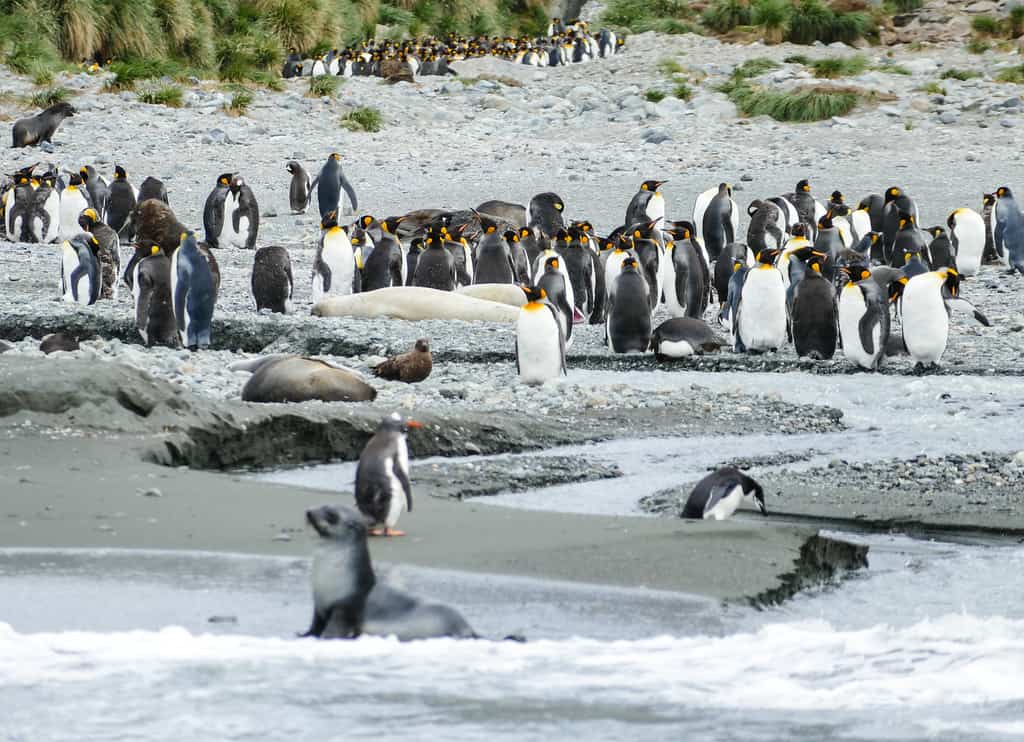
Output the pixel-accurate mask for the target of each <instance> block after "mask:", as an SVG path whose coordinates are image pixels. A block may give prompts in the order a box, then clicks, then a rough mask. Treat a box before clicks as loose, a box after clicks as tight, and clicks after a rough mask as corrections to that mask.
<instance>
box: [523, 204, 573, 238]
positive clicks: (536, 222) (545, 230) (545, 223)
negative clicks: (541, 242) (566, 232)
mask: <svg viewBox="0 0 1024 742" xmlns="http://www.w3.org/2000/svg"><path fill="white" fill-rule="evenodd" d="M564 211H565V202H564V201H562V198H561V196H559V195H558V194H557V193H551V192H547V193H538V194H537V195H536V196H534V197H533V198H531V199H530V207H529V214H530V223H529V225H528V226H530V227H536V228H537V229H538V230H539V231H540V235H541V236H542V237H547V238H548V239H551V238H552V237H554V236H555V235H556V234H558V230H560V229H565V219H564V215H563V212H564Z"/></svg>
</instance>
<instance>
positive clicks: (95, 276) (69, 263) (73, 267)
mask: <svg viewBox="0 0 1024 742" xmlns="http://www.w3.org/2000/svg"><path fill="white" fill-rule="evenodd" d="M93 239H94V238H93V237H92V235H90V234H88V233H85V232H79V233H78V234H76V235H74V236H73V237H71V238H70V239H67V240H64V242H63V243H62V244H61V261H60V283H61V295H62V296H63V298H64V301H66V302H68V303H71V304H82V305H89V304H95V303H96V300H97V299H98V298H99V296H100V267H99V264H98V263H97V262H96V255H95V254H94V253H93V251H92V241H93Z"/></svg>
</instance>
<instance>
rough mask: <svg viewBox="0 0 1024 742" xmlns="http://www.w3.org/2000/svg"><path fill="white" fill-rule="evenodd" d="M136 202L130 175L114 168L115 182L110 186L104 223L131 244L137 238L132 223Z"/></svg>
mask: <svg viewBox="0 0 1024 742" xmlns="http://www.w3.org/2000/svg"><path fill="white" fill-rule="evenodd" d="M135 202H136V195H135V189H134V188H133V187H132V184H131V183H129V182H128V173H127V172H125V169H124V168H123V167H121V166H120V165H118V166H116V167H115V168H114V182H113V183H111V184H110V191H109V193H108V195H107V210H106V212H105V213H104V215H103V221H104V222H105V223H106V224H107V225H108V226H109V227H110V228H111V229H113V230H114V231H115V232H117V234H118V236H119V237H121V238H123V239H124V240H125V241H126V242H131V241H132V238H133V237H134V236H135V229H134V227H133V226H132V223H131V215H132V212H133V211H135Z"/></svg>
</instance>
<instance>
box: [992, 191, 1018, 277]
mask: <svg viewBox="0 0 1024 742" xmlns="http://www.w3.org/2000/svg"><path fill="white" fill-rule="evenodd" d="M995 195H996V207H995V210H994V214H995V225H996V226H995V229H994V230H993V231H992V237H993V238H994V240H995V246H996V251H997V252H998V253H999V254H1000V255H1005V256H1006V258H1007V260H1008V261H1009V263H1010V273H1013V272H1015V271H1016V272H1018V273H1020V274H1021V275H1024V214H1021V211H1020V207H1019V206H1018V205H1017V201H1016V199H1014V197H1013V193H1012V192H1011V191H1010V189H1009V188H1007V187H1006V186H1000V187H999V188H997V189H996V194H995Z"/></svg>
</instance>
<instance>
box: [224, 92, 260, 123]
mask: <svg viewBox="0 0 1024 742" xmlns="http://www.w3.org/2000/svg"><path fill="white" fill-rule="evenodd" d="M252 101H253V95H252V93H251V92H250V91H248V90H246V89H245V88H238V89H236V90H235V91H234V93H233V94H232V96H231V100H229V101H228V102H227V103H225V104H224V112H225V113H228V114H230V115H232V116H244V115H245V114H246V113H248V111H249V106H251V105H252Z"/></svg>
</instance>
